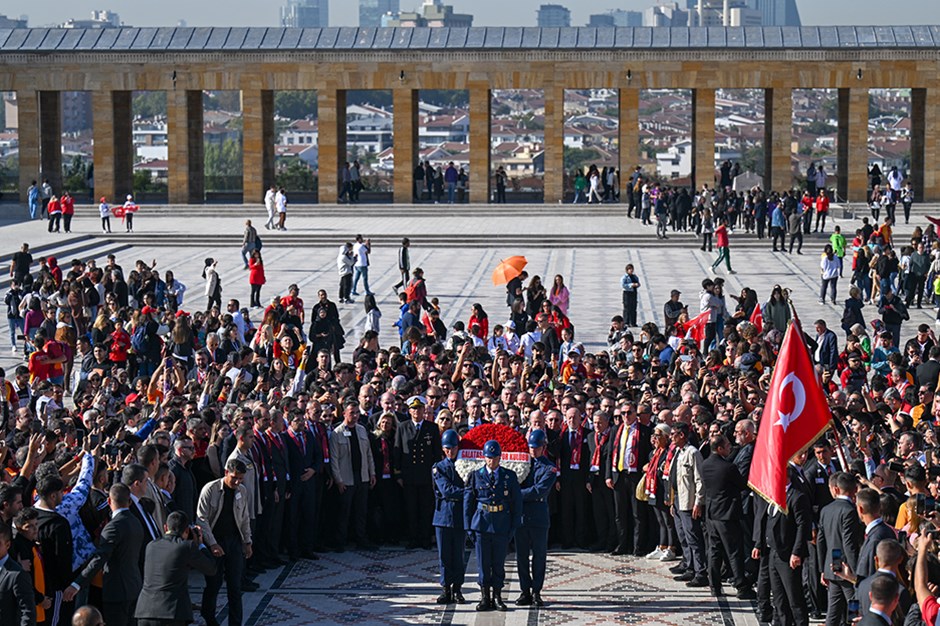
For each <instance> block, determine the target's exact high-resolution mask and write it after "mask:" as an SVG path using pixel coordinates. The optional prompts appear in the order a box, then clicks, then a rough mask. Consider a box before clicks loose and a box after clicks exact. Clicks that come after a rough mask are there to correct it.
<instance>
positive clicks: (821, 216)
mask: <svg viewBox="0 0 940 626" xmlns="http://www.w3.org/2000/svg"><path fill="white" fill-rule="evenodd" d="M827 215H829V196H828V195H827V194H826V190H825V189H820V190H819V195H818V196H817V197H816V228H814V229H813V232H814V233H818V232H819V221H820V220H822V232H826V216H827Z"/></svg>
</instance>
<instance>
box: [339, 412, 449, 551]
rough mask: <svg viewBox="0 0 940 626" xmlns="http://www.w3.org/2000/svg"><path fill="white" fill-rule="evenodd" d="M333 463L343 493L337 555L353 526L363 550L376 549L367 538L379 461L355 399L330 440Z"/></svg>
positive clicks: (354, 533)
mask: <svg viewBox="0 0 940 626" xmlns="http://www.w3.org/2000/svg"><path fill="white" fill-rule="evenodd" d="M435 428H436V427H435ZM438 445H440V444H438ZM330 461H331V462H330V472H331V473H332V474H333V481H334V482H335V483H336V489H337V490H338V491H339V513H338V515H337V520H336V532H337V538H336V539H337V542H336V550H337V552H342V551H344V550H345V549H346V538H347V536H348V533H349V529H350V527H351V528H352V530H353V536H354V538H355V540H356V543H357V544H359V547H360V548H361V549H363V550H372V549H375V546H373V545H372V544H371V543H370V542H369V539H368V538H367V537H366V515H367V511H368V508H369V489H372V488H373V487H375V461H374V460H373V458H372V446H371V445H370V444H369V435H368V433H367V432H366V429H365V427H364V426H363V425H362V424H360V423H359V401H358V400H356V399H355V398H353V397H349V398H347V399H346V400H345V401H344V403H343V422H342V423H341V424H340V425H339V426H337V427H336V428H334V429H333V436H332V437H330ZM428 473H429V474H430V470H428Z"/></svg>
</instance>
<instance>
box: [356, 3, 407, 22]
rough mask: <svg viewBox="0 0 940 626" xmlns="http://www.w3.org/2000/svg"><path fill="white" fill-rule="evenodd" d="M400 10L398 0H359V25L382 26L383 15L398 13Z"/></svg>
mask: <svg viewBox="0 0 940 626" xmlns="http://www.w3.org/2000/svg"><path fill="white" fill-rule="evenodd" d="M400 10H401V9H400V2H399V0H359V27H360V28H364V27H366V26H370V27H379V26H382V17H383V16H385V15H389V14H391V15H393V16H394V15H398V13H399V12H400Z"/></svg>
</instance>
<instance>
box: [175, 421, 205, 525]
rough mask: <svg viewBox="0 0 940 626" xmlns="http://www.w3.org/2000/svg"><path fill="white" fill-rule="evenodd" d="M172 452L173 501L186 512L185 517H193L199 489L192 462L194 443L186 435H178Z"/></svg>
mask: <svg viewBox="0 0 940 626" xmlns="http://www.w3.org/2000/svg"><path fill="white" fill-rule="evenodd" d="M173 454H174V455H173V458H172V459H170V471H171V472H173V476H175V477H176V488H175V489H174V490H173V501H174V502H175V503H176V505H177V507H178V508H179V510H180V511H182V512H183V513H185V514H186V517H188V518H189V519H195V517H196V497H197V496H198V495H199V491H198V489H197V487H196V477H195V475H194V474H193V471H192V463H193V458H194V457H195V455H196V444H195V442H194V441H193V440H192V439H190V438H189V436H188V435H180V436H179V437H177V438H176V440H175V441H174V442H173Z"/></svg>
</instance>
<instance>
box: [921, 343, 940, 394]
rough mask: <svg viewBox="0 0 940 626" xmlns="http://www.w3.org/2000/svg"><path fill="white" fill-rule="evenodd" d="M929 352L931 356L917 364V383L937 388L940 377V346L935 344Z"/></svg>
mask: <svg viewBox="0 0 940 626" xmlns="http://www.w3.org/2000/svg"><path fill="white" fill-rule="evenodd" d="M927 354H928V355H929V356H930V358H929V359H927V360H926V361H924V362H923V363H921V364H920V365H918V366H917V384H918V385H927V386H928V387H930V388H931V389H936V388H937V379H938V378H940V346H933V347H932V348H930V351H929V352H928V353H927Z"/></svg>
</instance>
